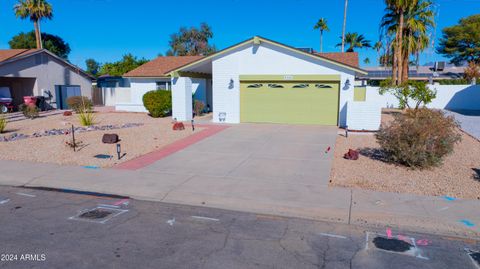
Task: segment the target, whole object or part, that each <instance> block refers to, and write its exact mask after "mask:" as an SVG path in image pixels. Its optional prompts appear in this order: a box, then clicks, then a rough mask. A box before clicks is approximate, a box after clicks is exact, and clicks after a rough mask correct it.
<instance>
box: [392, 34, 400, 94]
mask: <svg viewBox="0 0 480 269" xmlns="http://www.w3.org/2000/svg"><path fill="white" fill-rule="evenodd" d="M398 36H399V33H398V31H397V33H396V34H395V44H394V46H393V51H392V56H393V61H392V83H393V84H394V85H398V79H397V78H398V57H397V56H398V39H399V38H398Z"/></svg>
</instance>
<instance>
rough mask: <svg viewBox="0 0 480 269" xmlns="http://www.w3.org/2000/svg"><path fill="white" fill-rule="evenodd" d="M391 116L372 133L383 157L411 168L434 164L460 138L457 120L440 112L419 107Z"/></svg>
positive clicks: (437, 163)
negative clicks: (375, 132) (392, 118)
mask: <svg viewBox="0 0 480 269" xmlns="http://www.w3.org/2000/svg"><path fill="white" fill-rule="evenodd" d="M394 117H395V118H394V120H393V122H391V123H390V124H389V125H387V126H382V127H381V128H380V130H379V132H378V133H377V134H376V138H377V141H378V143H379V144H380V147H381V149H382V151H383V153H384V154H385V155H386V156H385V157H386V158H387V159H388V160H390V161H392V162H395V163H399V164H403V165H406V166H409V167H411V168H428V167H432V166H438V165H440V164H442V161H443V157H444V156H446V155H448V154H450V153H452V152H453V149H454V146H455V144H456V143H457V142H459V141H461V135H460V134H459V132H458V127H459V126H458V123H457V122H456V121H455V119H454V118H453V117H452V116H448V117H447V116H445V115H444V114H443V112H442V111H439V110H431V109H427V108H421V109H417V110H407V112H406V113H405V114H402V113H399V114H397V115H395V116H394Z"/></svg>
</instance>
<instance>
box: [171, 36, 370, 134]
mask: <svg viewBox="0 0 480 269" xmlns="http://www.w3.org/2000/svg"><path fill="white" fill-rule="evenodd" d="M347 55H348V56H347ZM332 57H333V56H331V55H330V57H328V55H325V54H324V55H318V54H314V53H310V52H305V51H304V50H300V49H296V48H293V47H290V46H287V45H284V44H281V43H278V42H275V41H272V40H269V39H266V38H263V37H253V38H251V39H248V40H246V41H244V42H241V43H239V44H236V45H233V46H231V47H229V48H227V49H224V50H221V51H219V52H217V53H215V54H213V55H210V56H207V57H204V58H201V59H198V60H196V61H194V62H191V63H188V64H186V65H184V66H181V67H178V68H174V69H172V70H167V71H165V74H168V73H169V74H170V76H171V77H172V102H173V112H172V114H173V115H172V117H174V118H176V119H177V120H181V121H185V120H190V119H191V118H192V105H191V104H192V96H191V92H192V85H194V84H195V83H198V81H199V80H200V81H203V83H207V81H209V80H212V81H213V83H212V88H211V89H208V88H207V96H208V95H210V94H211V96H212V104H211V108H212V109H213V121H214V122H227V123H240V122H270V123H288V124H289V123H296V124H321V125H334V126H335V125H340V126H345V125H346V122H347V119H346V118H347V103H348V102H350V101H352V102H353V100H354V82H355V77H356V76H358V75H366V74H367V72H366V71H364V70H362V69H360V68H359V67H358V56H356V54H344V55H336V56H335V57H340V58H342V57H343V58H347V57H351V58H355V57H356V59H354V62H349V63H345V62H341V61H339V59H335V60H334V59H332ZM207 85H208V83H207ZM209 91H211V93H209Z"/></svg>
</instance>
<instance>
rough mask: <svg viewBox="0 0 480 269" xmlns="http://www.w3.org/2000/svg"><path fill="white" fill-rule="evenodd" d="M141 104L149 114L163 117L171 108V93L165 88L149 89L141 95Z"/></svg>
mask: <svg viewBox="0 0 480 269" xmlns="http://www.w3.org/2000/svg"><path fill="white" fill-rule="evenodd" d="M143 105H144V106H145V108H146V109H147V110H148V112H149V113H150V116H152V117H154V118H159V117H165V116H167V115H168V114H169V113H170V111H171V110H172V93H171V92H170V91H165V90H156V91H149V92H147V93H145V94H144V95H143Z"/></svg>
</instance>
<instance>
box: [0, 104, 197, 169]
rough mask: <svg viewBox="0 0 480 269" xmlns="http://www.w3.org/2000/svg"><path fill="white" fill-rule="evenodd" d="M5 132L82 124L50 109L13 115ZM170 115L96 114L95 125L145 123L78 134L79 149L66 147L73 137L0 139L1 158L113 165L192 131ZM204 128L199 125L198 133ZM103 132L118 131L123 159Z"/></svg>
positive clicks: (35, 130) (4, 134)
mask: <svg viewBox="0 0 480 269" xmlns="http://www.w3.org/2000/svg"><path fill="white" fill-rule="evenodd" d="M10 120H11V121H10V122H9V123H8V125H7V128H6V130H5V133H2V134H0V135H1V136H8V135H10V134H12V133H19V134H27V135H31V134H33V133H35V132H43V131H44V130H50V129H53V128H56V129H67V128H70V127H71V124H74V125H75V126H80V124H79V121H78V117H77V115H75V114H74V115H73V116H68V117H65V116H63V115H62V113H58V112H57V113H55V112H51V113H48V116H42V117H40V118H36V119H34V120H25V119H21V117H18V118H17V117H10ZM171 121H172V119H171V118H157V119H154V118H151V117H149V116H148V115H147V114H146V113H120V112H111V113H104V112H97V113H95V123H96V125H100V126H101V125H110V124H111V125H117V124H118V125H121V124H125V123H143V124H144V125H143V126H139V127H131V128H125V129H116V130H108V131H90V132H84V133H76V139H77V140H79V141H82V142H83V145H84V146H83V147H81V148H80V150H78V151H77V152H73V149H72V148H70V147H68V146H66V145H65V142H66V141H68V140H70V139H71V136H67V135H56V136H48V137H38V138H26V139H22V140H18V141H11V142H0V159H6V160H26V161H34V162H47V163H57V164H70V165H88V166H99V167H110V166H114V165H115V164H118V163H121V162H125V161H128V160H131V159H133V158H135V157H138V156H141V155H143V154H146V153H148V152H151V151H154V150H157V149H160V148H162V147H164V146H166V145H168V144H171V143H172V142H174V141H176V140H179V139H182V138H185V137H187V136H189V135H192V134H193V131H192V129H191V128H186V129H185V130H183V131H173V130H172V123H171ZM201 130H202V128H196V130H195V132H199V131H201ZM104 133H116V134H118V135H119V137H120V139H121V141H120V145H121V150H122V154H123V153H126V155H125V156H124V157H122V159H121V160H118V159H117V151H116V145H115V144H113V145H112V144H103V143H102V141H101V140H102V136H103V134H104ZM98 154H104V155H110V156H113V157H112V158H110V159H98V158H95V157H94V156H95V155H98Z"/></svg>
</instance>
